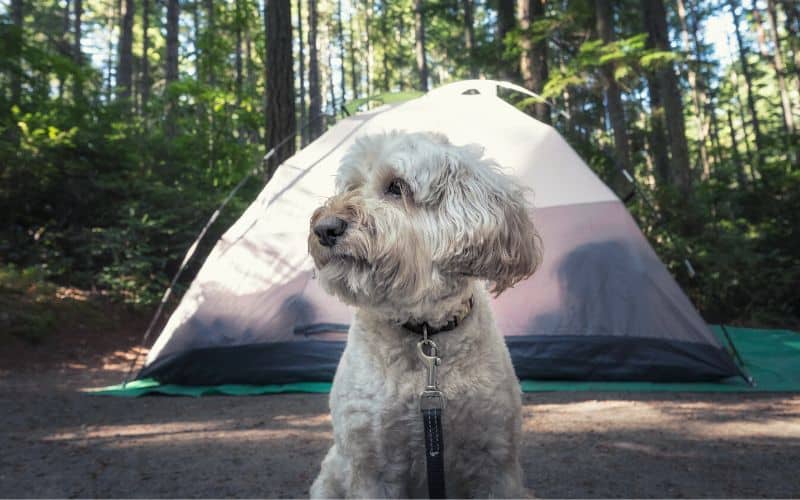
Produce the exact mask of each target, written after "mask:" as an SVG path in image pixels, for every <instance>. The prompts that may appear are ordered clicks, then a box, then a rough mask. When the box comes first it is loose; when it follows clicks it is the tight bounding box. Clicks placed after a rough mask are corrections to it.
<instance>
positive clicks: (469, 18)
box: [462, 0, 478, 78]
mask: <svg viewBox="0 0 800 500" xmlns="http://www.w3.org/2000/svg"><path fill="white" fill-rule="evenodd" d="M462 4H463V5H464V48H465V49H466V51H467V66H468V67H469V76H470V78H478V67H477V65H476V61H475V15H474V12H473V10H474V6H473V5H472V0H462Z"/></svg>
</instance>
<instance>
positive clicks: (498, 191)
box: [308, 132, 541, 311]
mask: <svg viewBox="0 0 800 500" xmlns="http://www.w3.org/2000/svg"><path fill="white" fill-rule="evenodd" d="M482 154H483V151H482V149H481V148H480V147H478V146H475V145H469V146H463V147H459V146H453V145H451V144H450V143H449V142H448V140H447V138H446V137H444V136H442V135H440V134H432V133H401V132H392V133H389V134H382V135H374V136H365V137H362V138H360V139H359V140H357V141H356V143H355V144H354V145H353V146H352V147H351V148H350V150H349V151H348V152H347V154H346V155H345V157H344V158H343V160H342V163H341V166H340V168H339V172H338V174H337V178H336V193H337V194H336V195H335V196H333V197H331V198H330V199H328V200H327V202H326V203H325V204H324V205H323V206H321V207H319V208H318V209H317V210H316V211H315V212H314V215H313V216H312V217H311V231H310V234H309V238H308V247H309V251H310V253H311V256H312V257H313V259H314V263H315V264H316V267H317V269H318V271H319V277H320V280H321V282H322V285H323V286H324V287H325V289H326V290H328V291H329V292H331V293H333V294H335V295H337V296H338V297H339V298H340V299H342V300H343V301H344V302H346V303H349V304H353V305H356V306H362V307H363V306H366V307H369V306H376V305H381V306H384V307H385V306H386V305H389V306H394V307H396V308H397V309H398V311H402V310H408V309H409V308H414V307H417V306H418V305H419V304H420V303H423V302H426V303H429V304H435V303H436V301H437V300H438V299H443V298H446V297H451V296H453V295H455V294H458V293H463V291H464V290H466V289H467V288H468V285H469V284H470V282H471V280H474V279H484V280H489V281H492V282H493V283H494V290H493V291H494V292H495V293H496V294H499V293H501V292H502V291H503V290H505V289H506V288H508V287H510V286H513V285H514V284H515V283H517V282H518V281H520V280H522V279H524V278H526V277H528V276H530V275H531V274H532V273H533V272H534V271H535V270H536V267H537V265H538V263H539V261H540V258H541V252H540V244H539V238H538V236H537V234H536V230H535V228H534V226H533V223H532V221H531V218H530V215H529V207H528V204H527V203H526V200H525V197H524V193H525V192H524V189H523V188H522V187H520V186H519V185H518V184H517V183H516V182H515V181H514V180H513V179H511V178H510V177H508V176H506V175H504V174H503V173H501V172H500V171H499V170H498V168H497V166H496V164H495V163H494V162H492V161H491V160H487V159H484V158H482Z"/></svg>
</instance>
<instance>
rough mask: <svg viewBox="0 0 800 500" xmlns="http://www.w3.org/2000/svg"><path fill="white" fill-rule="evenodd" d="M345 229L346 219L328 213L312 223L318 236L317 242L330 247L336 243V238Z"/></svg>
mask: <svg viewBox="0 0 800 500" xmlns="http://www.w3.org/2000/svg"><path fill="white" fill-rule="evenodd" d="M346 230H347V221H345V220H343V219H340V218H339V217H334V216H332V215H329V216H328V217H323V218H321V219H320V220H319V221H317V223H316V224H315V225H314V234H316V235H317V238H319V242H320V244H321V245H322V246H324V247H332V246H333V245H335V244H336V238H338V237H339V236H341V235H343V234H344V232H345V231H346Z"/></svg>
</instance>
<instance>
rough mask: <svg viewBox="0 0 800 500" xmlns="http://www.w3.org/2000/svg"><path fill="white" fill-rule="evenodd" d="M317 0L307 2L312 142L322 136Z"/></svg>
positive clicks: (309, 135)
mask: <svg viewBox="0 0 800 500" xmlns="http://www.w3.org/2000/svg"><path fill="white" fill-rule="evenodd" d="M318 20H319V15H318V11H317V0H308V138H309V140H310V141H313V140H314V139H316V138H317V137H319V136H320V135H321V134H322V120H321V117H320V115H321V114H322V92H321V90H320V81H319V52H318V50H317V24H318Z"/></svg>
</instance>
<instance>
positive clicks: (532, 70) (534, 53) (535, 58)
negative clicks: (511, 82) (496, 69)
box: [517, 0, 550, 123]
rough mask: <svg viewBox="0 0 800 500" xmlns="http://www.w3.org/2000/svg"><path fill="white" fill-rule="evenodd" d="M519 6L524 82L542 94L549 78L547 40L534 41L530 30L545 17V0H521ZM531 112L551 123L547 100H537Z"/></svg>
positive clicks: (540, 119) (521, 67)
mask: <svg viewBox="0 0 800 500" xmlns="http://www.w3.org/2000/svg"><path fill="white" fill-rule="evenodd" d="M517 6H518V13H519V27H520V28H521V29H522V30H523V33H522V38H521V39H520V49H521V50H520V60H519V68H520V74H521V75H522V84H523V85H524V86H525V87H527V88H528V89H529V90H531V91H532V92H535V93H537V94H540V95H541V93H542V91H543V90H544V85H545V83H547V78H548V71H547V40H546V39H541V40H537V41H533V40H532V39H531V37H532V36H533V34H532V33H530V30H531V28H532V26H533V23H534V22H535V21H537V20H539V19H542V18H543V17H544V0H519V3H518V5H517ZM530 112H531V113H532V114H533V116H534V117H536V119H537V120H539V121H541V122H544V123H550V106H549V105H548V104H547V103H546V102H537V103H536V104H534V105H533V106H531V109H530Z"/></svg>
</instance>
